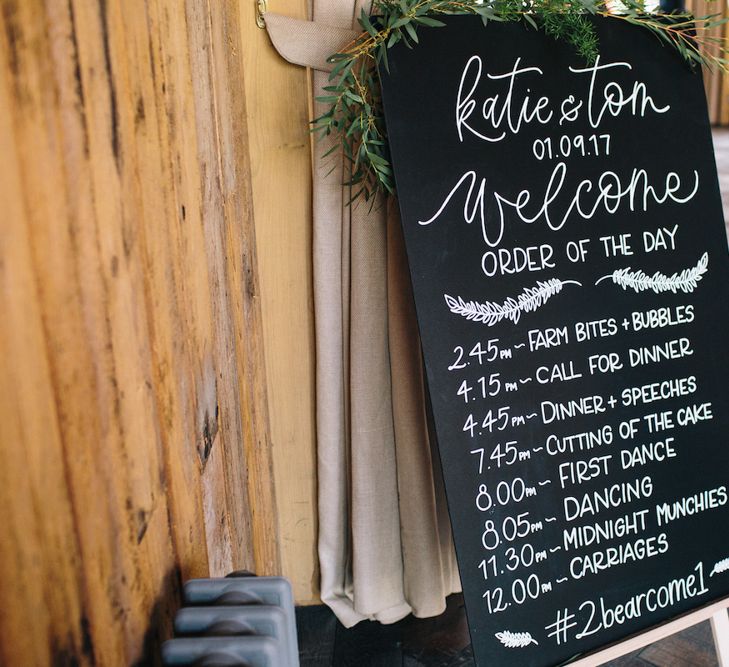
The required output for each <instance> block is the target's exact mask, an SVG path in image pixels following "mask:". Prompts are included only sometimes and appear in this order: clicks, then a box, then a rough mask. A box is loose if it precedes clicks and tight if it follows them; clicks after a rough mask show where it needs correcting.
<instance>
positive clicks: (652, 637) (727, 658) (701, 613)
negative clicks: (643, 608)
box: [570, 598, 729, 667]
mask: <svg viewBox="0 0 729 667" xmlns="http://www.w3.org/2000/svg"><path fill="white" fill-rule="evenodd" d="M727 608H729V598H724V599H723V600H719V601H718V602H714V603H713V604H710V605H709V606H708V607H703V608H702V609H698V610H697V611H692V612H689V613H688V614H686V615H684V616H681V617H679V618H677V619H675V620H673V621H669V622H668V623H664V624H663V625H660V626H658V627H656V628H653V629H651V630H648V631H647V632H643V633H641V634H639V635H636V636H635V637H631V638H630V639H626V640H625V641H622V642H619V643H617V644H613V645H612V646H609V647H608V648H605V649H602V650H600V651H598V652H597V653H593V654H592V655H589V656H587V657H585V658H581V659H580V660H577V661H575V662H572V663H570V667H595V666H596V665H602V664H603V663H606V662H608V661H609V660H614V659H615V658H619V657H620V656H623V655H625V654H626V653H630V652H631V651H636V650H637V649H639V648H643V647H644V646H648V644H652V643H653V642H657V641H658V640H659V639H664V638H665V637H669V636H670V635H673V634H676V633H677V632H681V630H685V629H686V628H688V627H691V626H692V625H696V624H697V623H701V622H702V621H706V620H710V621H711V630H712V632H713V634H714V646H715V647H716V657H717V659H718V660H719V667H729V614H728V613H727Z"/></svg>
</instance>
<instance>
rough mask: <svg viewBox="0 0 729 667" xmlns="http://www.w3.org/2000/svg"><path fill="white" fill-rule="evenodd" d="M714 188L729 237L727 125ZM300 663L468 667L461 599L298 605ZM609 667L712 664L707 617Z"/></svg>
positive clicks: (313, 666) (310, 666) (719, 134)
mask: <svg viewBox="0 0 729 667" xmlns="http://www.w3.org/2000/svg"><path fill="white" fill-rule="evenodd" d="M714 151H715V154H716V164H717V168H718V171H719V187H720V189H721V192H722V201H723V204H724V219H725V224H726V227H727V237H729V129H728V130H719V131H715V132H714ZM297 625H298V631H299V647H300V657H301V667H330V666H331V665H336V667H348V666H349V665H352V666H355V665H357V666H359V665H361V666H363V667H469V666H472V665H473V664H474V663H473V657H472V655H471V648H470V646H469V638H468V627H467V626H466V620H465V614H464V611H463V604H462V599H461V597H460V596H457V595H454V596H451V598H449V601H448V608H447V609H446V612H445V613H444V614H443V615H441V616H438V617H437V618H432V619H416V618H413V617H409V618H406V619H404V620H403V621H400V622H399V623H395V624H393V625H387V626H385V625H380V624H378V623H360V624H359V625H357V626H355V627H354V628H352V629H350V630H346V629H345V628H344V627H343V626H342V625H341V624H339V623H338V622H337V620H336V618H335V617H334V615H333V614H332V613H331V612H330V611H329V609H328V608H326V607H305V608H300V609H297ZM607 665H608V666H609V667H715V666H716V665H718V662H717V659H716V654H715V651H714V642H713V638H712V635H711V627H710V626H709V623H708V621H707V622H705V623H699V624H698V625H695V626H693V627H691V628H688V629H687V630H684V631H683V632H680V633H678V634H676V635H672V636H671V637H667V638H666V639H663V640H662V641H659V642H656V643H655V644H651V645H650V646H646V647H645V648H643V649H641V650H640V651H636V652H634V653H630V654H628V655H626V656H623V657H622V658H619V659H618V660H614V661H612V662H609V663H607Z"/></svg>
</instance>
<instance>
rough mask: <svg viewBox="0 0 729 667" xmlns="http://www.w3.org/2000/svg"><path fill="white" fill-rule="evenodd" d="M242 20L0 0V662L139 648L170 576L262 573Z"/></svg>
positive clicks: (100, 1) (272, 526) (165, 630)
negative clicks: (0, 517) (0, 512)
mask: <svg viewBox="0 0 729 667" xmlns="http://www.w3.org/2000/svg"><path fill="white" fill-rule="evenodd" d="M244 21H245V22H250V21H252V15H245V16H242V13H241V7H240V6H239V5H238V3H237V0H215V1H214V2H212V1H210V2H205V1H203V0H187V1H186V2H185V1H184V0H177V1H172V0H167V1H165V0H63V1H61V0H45V1H44V0H0V156H2V168H1V169H0V202H2V217H1V218H0V313H1V315H0V446H1V447H2V460H3V463H2V465H1V466H0V506H2V508H3V514H4V516H3V522H2V533H0V582H1V583H0V664H2V665H8V666H15V665H22V666H23V667H26V666H31V665H50V664H53V665H92V664H96V665H131V664H149V661H150V660H153V658H154V656H155V653H156V650H157V647H156V643H157V642H158V640H159V638H160V637H164V636H168V635H169V629H170V614H171V612H172V611H173V610H174V608H176V606H177V604H178V601H177V596H178V594H179V585H180V582H181V580H183V579H185V578H189V577H194V576H204V575H207V574H212V575H216V576H217V575H222V574H224V573H226V572H227V571H229V570H231V569H234V568H249V569H252V570H255V571H256V572H257V573H259V574H267V573H280V572H281V553H280V552H281V550H282V549H283V550H284V551H285V548H284V545H285V544H286V542H285V538H286V534H284V533H279V531H278V527H277V523H278V520H279V514H278V513H277V511H276V499H277V498H276V492H275V490H274V483H273V479H272V474H271V469H272V457H273V456H275V454H274V453H272V447H271V439H270V433H272V432H273V431H269V425H268V420H269V416H268V405H267V400H266V399H267V393H268V394H270V395H276V391H278V390H276V389H273V388H267V385H266V378H265V374H266V363H265V362H264V361H265V356H264V355H265V354H266V353H265V351H264V349H263V336H262V331H263V330H264V324H263V321H262V316H261V304H260V301H261V299H260V295H259V283H258V275H257V260H256V242H255V237H254V227H253V213H254V205H253V202H254V198H253V194H252V191H251V173H250V169H251V167H250V156H249V141H248V136H249V130H248V127H247V125H246V119H247V118H249V117H250V116H249V112H248V110H247V109H246V102H247V100H246V95H245V94H244V91H246V92H247V91H248V90H249V88H248V87H247V82H246V81H245V78H246V77H245V76H244V74H245V75H246V76H247V72H244V61H243V54H244V52H246V53H247V54H248V56H250V49H249V46H248V45H243V44H242V35H244V34H245V32H244V31H245V29H244V27H243V22H244ZM297 85H299V84H297ZM260 90H261V89H259V92H260ZM299 141H300V138H299V135H297V138H296V139H295V142H299ZM286 150H288V149H285V150H284V151H283V153H286ZM283 153H282V154H283ZM291 153H295V154H296V155H303V154H304V151H303V149H300V148H299V147H298V146H295V147H292V148H291V149H290V150H289V154H291ZM259 155H260V153H259ZM282 159H284V158H282ZM303 163H304V161H303V158H299V162H298V163H297V164H298V165H299V166H301V165H302V164H303ZM278 168H280V169H284V170H285V168H286V167H285V165H283V164H281V163H279V167H278ZM297 168H298V167H297ZM254 171H255V169H254ZM262 178H263V177H262ZM297 178H298V179H303V178H304V176H303V175H298V176H297ZM254 181H255V178H254ZM269 196H270V195H269ZM302 205H306V202H305V201H303V202H302ZM295 223H296V225H297V227H296V229H297V231H296V234H297V235H298V237H297V238H299V239H301V238H304V239H306V232H305V231H304V229H303V227H301V226H300V225H301V224H303V223H302V222H301V220H296V221H295ZM280 229H281V228H280ZM272 233H273V232H272ZM276 233H282V232H280V231H279V232H276ZM300 242H301V241H300V240H298V241H294V240H292V241H291V243H297V244H298V243H300ZM304 242H307V241H304ZM267 247H269V248H270V246H267ZM296 252H297V253H299V252H300V248H298V247H297V248H296ZM267 261H270V260H267ZM284 261H286V259H285V258H284ZM267 270H268V269H267ZM296 270H298V269H296ZM285 280H291V277H290V276H289V277H288V278H286V279H285ZM305 280H308V278H306V279H305ZM285 285H286V283H284V287H285ZM269 289H273V290H275V289H279V286H277V285H275V284H274V285H273V287H269ZM304 291H305V290H304ZM279 307H282V306H279ZM279 317H280V315H279ZM296 317H297V318H299V317H301V315H300V314H299V315H297V316H296ZM306 317H307V316H303V322H304V324H301V325H300V324H299V320H298V319H294V326H304V327H306V326H309V324H307V319H306ZM308 317H310V315H309V316H308ZM271 321H272V320H269V322H268V324H267V325H266V326H267V327H268V329H267V331H268V335H272V334H271V331H272V329H271V324H270V322H271ZM308 322H310V320H308ZM304 340H305V341H307V339H306V337H304ZM304 344H308V342H305V343H304ZM287 345H290V343H287V344H285V345H283V347H282V349H285V348H286V347H287ZM307 354H308V355H310V354H311V352H310V351H304V353H303V356H304V357H306V355H307ZM309 359H310V356H309ZM300 363H301V364H302V365H303V366H304V370H303V371H300V372H299V376H298V377H299V378H304V379H303V380H301V381H302V382H303V383H304V385H305V387H304V388H303V390H302V391H303V396H304V399H303V400H304V401H307V400H309V399H308V398H307V395H308V394H307V393H306V392H308V391H309V390H310V385H311V382H310V379H307V377H306V375H307V373H308V372H309V371H308V367H307V366H306V364H307V363H308V362H307V361H306V360H304V361H301V362H300ZM268 368H269V370H270V372H272V373H273V374H277V373H281V370H280V365H276V363H274V362H271V360H270V358H269V363H268ZM277 382H279V384H278V385H277V386H282V385H281V384H280V383H281V382H282V380H281V379H279V380H277ZM287 391H292V390H290V389H287ZM276 400H279V399H276ZM281 400H284V401H285V400H289V399H281ZM307 410H308V411H309V413H308V414H309V416H310V414H311V413H310V411H311V405H309V406H308V407H306V408H304V410H303V413H300V414H304V413H306V411H307ZM284 412H285V410H284ZM277 418H278V419H284V421H286V420H287V419H288V420H289V421H288V422H287V423H288V424H289V425H288V426H287V427H286V428H292V426H291V424H292V423H293V422H291V421H290V418H288V417H277ZM301 419H302V422H301V425H300V426H301V428H302V429H303V431H304V434H305V435H304V440H305V443H306V445H305V446H306V447H307V448H309V449H308V450H307V452H308V453H307V455H306V456H308V457H309V459H306V457H305V458H304V460H310V457H311V451H312V450H311V442H312V440H311V438H312V437H313V436H312V435H311V433H310V431H311V428H312V427H311V423H310V422H309V421H307V420H308V419H309V417H306V418H304V417H302V418H301ZM279 423H280V422H279ZM279 429H280V430H279V432H285V429H284V428H283V427H281V426H279ZM293 437H294V436H293V435H292V434H287V435H284V437H283V438H282V442H286V443H287V444H285V445H282V447H289V450H288V451H291V442H290V441H287V440H286V438H293ZM273 451H274V452H275V447H274V449H273ZM282 451H285V449H284V450H282ZM279 453H280V452H279ZM289 465H293V463H290V464H289ZM286 475H287V476H288V478H289V479H291V478H293V477H294V473H293V471H288V472H287V473H286ZM306 475H308V477H306ZM304 476H305V477H306V479H305V481H304V482H302V483H301V484H302V488H303V487H305V488H306V492H305V493H304V494H303V495H302V497H305V498H306V500H305V501H301V500H300V498H299V499H297V500H296V501H295V502H307V503H309V505H311V497H312V495H311V494H312V493H313V491H312V486H313V482H312V473H311V472H309V473H306V472H305V473H304ZM296 483H297V484H298V483H299V482H296ZM307 494H308V495H307ZM281 497H286V496H285V494H283V495H282V494H279V498H281ZM286 521H290V519H286V518H284V519H282V523H286ZM286 525H288V524H286ZM288 530H289V531H290V530H291V529H288ZM307 530H310V531H311V530H313V527H311V526H310V527H309V528H307ZM289 534H290V533H289ZM307 534H308V535H309V538H311V535H312V533H310V532H309V533H307ZM307 539H308V538H307ZM312 545H313V542H310V544H305V545H304V550H305V551H306V553H307V558H309V562H310V561H311V551H312V549H313V547H312ZM287 558H288V559H289V561H290V560H291V552H289V554H288V556H287ZM284 574H286V572H284Z"/></svg>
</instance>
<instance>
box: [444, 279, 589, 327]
mask: <svg viewBox="0 0 729 667" xmlns="http://www.w3.org/2000/svg"><path fill="white" fill-rule="evenodd" d="M565 285H579V286H580V287H582V283H578V282H577V281H576V280H560V279H559V278H551V279H550V280H546V281H537V284H536V287H527V288H526V289H525V290H524V291H523V292H522V293H521V294H520V295H519V296H518V297H516V298H513V297H509V298H508V299H506V301H504V302H503V303H496V302H494V301H485V302H483V303H479V302H478V301H464V300H463V298H462V297H460V296H459V297H458V298H454V297H452V296H449V295H448V294H444V295H443V296H444V297H445V300H446V303H447V304H448V308H450V311H451V312H452V313H454V314H456V315H462V316H463V317H465V318H466V319H468V320H473V321H474V322H483V323H484V324H485V325H486V326H489V327H490V326H493V325H494V324H496V323H497V322H500V321H501V320H511V321H512V322H513V323H514V324H516V323H517V322H518V321H519V318H521V316H522V314H523V313H529V312H531V311H534V310H536V309H537V308H539V307H540V306H541V305H542V304H544V302H545V301H546V300H547V299H549V298H550V297H551V296H554V295H555V294H557V293H558V292H561V291H562V287H564V286H565Z"/></svg>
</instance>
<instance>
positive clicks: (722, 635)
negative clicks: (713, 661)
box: [711, 609, 729, 667]
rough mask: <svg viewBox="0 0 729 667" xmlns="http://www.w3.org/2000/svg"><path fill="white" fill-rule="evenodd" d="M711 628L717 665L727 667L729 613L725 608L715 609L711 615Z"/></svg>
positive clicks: (728, 659) (728, 663) (728, 655)
mask: <svg viewBox="0 0 729 667" xmlns="http://www.w3.org/2000/svg"><path fill="white" fill-rule="evenodd" d="M711 630H712V632H713V633H714V645H715V646H716V657H717V658H718V660H719V667H729V615H727V610H726V609H722V610H720V611H717V612H716V613H715V614H714V615H713V616H712V617H711Z"/></svg>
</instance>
